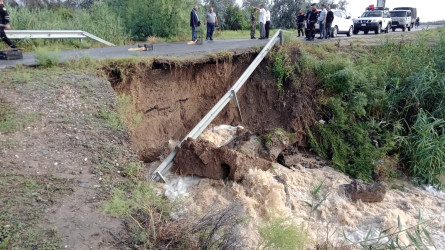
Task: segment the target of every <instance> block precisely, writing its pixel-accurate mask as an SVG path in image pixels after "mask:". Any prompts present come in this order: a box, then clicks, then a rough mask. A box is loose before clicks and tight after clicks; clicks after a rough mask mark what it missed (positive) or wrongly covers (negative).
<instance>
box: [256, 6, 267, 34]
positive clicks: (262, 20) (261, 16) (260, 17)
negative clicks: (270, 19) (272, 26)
mask: <svg viewBox="0 0 445 250" xmlns="http://www.w3.org/2000/svg"><path fill="white" fill-rule="evenodd" d="M259 11H260V14H259V15H258V21H259V22H260V39H265V38H266V29H265V24H266V10H265V9H264V5H260V8H259Z"/></svg>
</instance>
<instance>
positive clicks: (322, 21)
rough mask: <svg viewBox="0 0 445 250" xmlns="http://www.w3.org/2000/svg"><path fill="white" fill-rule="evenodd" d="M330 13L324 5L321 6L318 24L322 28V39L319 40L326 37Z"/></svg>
mask: <svg viewBox="0 0 445 250" xmlns="http://www.w3.org/2000/svg"><path fill="white" fill-rule="evenodd" d="M327 14H328V12H327V10H326V6H325V5H324V4H322V5H321V11H320V15H319V16H318V24H319V26H318V27H319V28H320V37H319V38H318V39H323V38H325V37H326V16H327Z"/></svg>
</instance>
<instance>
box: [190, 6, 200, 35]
mask: <svg viewBox="0 0 445 250" xmlns="http://www.w3.org/2000/svg"><path fill="white" fill-rule="evenodd" d="M200 24H201V22H200V21H199V17H198V6H197V5H195V7H193V9H192V12H190V27H192V41H193V42H196V32H197V31H198V26H199V25H200Z"/></svg>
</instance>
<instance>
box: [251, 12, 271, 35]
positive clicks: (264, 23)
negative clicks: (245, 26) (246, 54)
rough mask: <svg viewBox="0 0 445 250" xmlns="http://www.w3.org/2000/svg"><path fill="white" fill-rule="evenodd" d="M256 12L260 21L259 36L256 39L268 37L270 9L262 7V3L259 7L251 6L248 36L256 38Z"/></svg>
mask: <svg viewBox="0 0 445 250" xmlns="http://www.w3.org/2000/svg"><path fill="white" fill-rule="evenodd" d="M257 12H259V14H258V21H259V23H260V38H258V39H269V31H270V11H269V10H268V9H266V8H264V5H260V7H259V8H257V7H253V9H252V14H251V15H250V38H251V39H256V37H255V30H256V24H257V23H256V14H257Z"/></svg>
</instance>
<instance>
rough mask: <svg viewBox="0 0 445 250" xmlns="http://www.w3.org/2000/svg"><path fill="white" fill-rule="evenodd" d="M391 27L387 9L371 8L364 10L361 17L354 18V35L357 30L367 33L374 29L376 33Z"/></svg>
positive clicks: (386, 30) (386, 31) (387, 30)
mask: <svg viewBox="0 0 445 250" xmlns="http://www.w3.org/2000/svg"><path fill="white" fill-rule="evenodd" d="M390 28H391V16H390V14H389V11H388V9H383V8H382V9H373V10H367V11H365V12H364V13H363V14H362V16H361V17H359V18H357V19H354V31H353V33H354V35H356V34H358V32H359V31H363V32H364V33H365V34H368V32H369V31H374V32H375V33H376V34H380V33H382V31H384V32H385V33H388V32H389V29H390Z"/></svg>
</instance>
